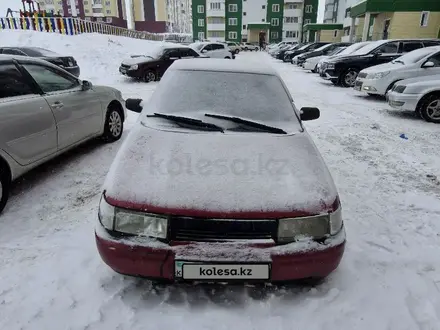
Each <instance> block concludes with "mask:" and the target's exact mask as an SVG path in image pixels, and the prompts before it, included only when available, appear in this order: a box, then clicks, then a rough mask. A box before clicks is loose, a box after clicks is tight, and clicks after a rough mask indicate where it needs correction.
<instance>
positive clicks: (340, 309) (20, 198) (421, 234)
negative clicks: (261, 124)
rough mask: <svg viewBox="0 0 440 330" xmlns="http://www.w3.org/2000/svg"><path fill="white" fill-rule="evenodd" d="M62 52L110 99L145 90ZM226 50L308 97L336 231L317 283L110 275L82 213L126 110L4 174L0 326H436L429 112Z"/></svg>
mask: <svg viewBox="0 0 440 330" xmlns="http://www.w3.org/2000/svg"><path fill="white" fill-rule="evenodd" d="M84 52H85V50H84ZM76 57H78V58H79V59H80V60H81V61H83V62H82V63H83V64H84V67H85V68H89V67H90V68H92V67H95V68H94V71H93V77H91V78H95V79H98V77H99V79H98V80H101V81H102V82H105V83H106V84H107V85H109V86H113V87H116V88H118V89H120V90H121V91H122V93H123V96H124V98H128V97H142V98H144V99H148V97H149V96H150V95H151V93H153V92H154V88H155V86H156V85H157V84H158V83H156V82H152V83H149V84H145V83H142V82H133V81H131V80H129V79H127V78H124V77H121V76H119V75H117V73H116V74H113V73H112V74H111V75H109V76H99V73H100V72H106V70H108V66H107V64H101V65H102V68H96V65H97V63H98V62H97V61H96V59H93V58H92V59H91V60H90V61H92V60H94V61H95V62H93V63H92V62H90V63H87V62H86V61H87V58H86V57H81V56H80V55H78V56H76ZM236 61H255V62H258V63H261V65H262V66H263V65H272V66H273V67H274V68H276V69H277V70H278V71H279V72H280V74H281V75H282V78H283V79H284V81H285V82H286V84H287V86H288V88H289V90H290V92H291V94H292V96H293V98H294V100H295V104H296V105H297V107H299V108H300V107H305V106H312V107H313V106H316V107H318V108H319V109H320V110H321V118H320V119H318V120H316V121H313V122H310V123H309V122H307V123H305V126H306V128H307V130H308V131H309V133H310V134H311V135H312V137H313V139H314V141H315V143H316V145H317V147H318V149H319V150H320V152H321V153H322V154H323V157H324V159H325V161H326V163H327V165H328V166H329V168H330V171H331V173H332V175H333V178H334V180H335V182H336V185H337V187H338V190H339V193H340V196H341V201H342V207H343V212H344V213H343V214H344V220H345V226H346V230H347V238H348V242H347V248H346V253H345V255H344V259H343V261H342V263H341V265H340V267H339V268H338V269H337V270H336V271H335V272H334V273H333V274H332V275H331V276H330V277H329V278H328V279H327V281H326V282H325V283H324V284H322V285H321V286H319V287H317V288H307V287H296V286H287V287H282V288H265V289H264V288H258V289H253V288H247V287H240V286H239V287H228V288H223V287H212V286H211V287H208V288H206V287H197V286H195V287H189V286H168V287H165V288H153V287H152V286H151V283H150V282H148V281H146V280H141V279H133V278H129V277H124V276H121V275H118V274H115V273H114V272H113V271H111V270H110V269H109V268H107V267H106V266H105V265H104V264H103V263H102V261H101V260H100V258H99V255H98V254H97V252H96V246H95V241H94V236H93V226H94V223H95V220H96V214H97V206H98V202H99V197H100V195H99V194H100V188H101V186H102V183H103V180H104V178H105V175H106V174H107V171H108V168H109V166H110V164H111V162H112V160H113V158H114V156H115V154H116V152H117V150H118V148H119V146H120V145H121V143H122V142H123V139H124V137H126V135H127V133H128V132H129V129H130V125H132V124H133V123H134V122H135V121H136V119H137V115H136V114H133V113H131V114H130V116H129V118H128V122H126V126H125V133H124V136H123V138H122V139H121V141H119V142H117V143H114V144H111V145H102V144H100V143H93V142H92V143H88V144H86V145H84V146H82V147H80V148H79V149H76V150H73V151H72V152H70V153H69V154H68V155H65V156H62V157H61V158H57V159H55V160H54V161H51V162H50V163H48V164H46V165H44V166H43V167H41V168H38V169H36V170H34V171H32V172H31V173H29V174H27V175H26V176H25V177H23V178H21V179H20V180H19V181H18V182H17V183H15V185H14V187H13V191H12V196H11V200H10V202H9V204H8V207H7V209H6V210H5V212H4V214H2V216H1V218H0V222H1V223H2V230H1V231H0V246H1V247H2V249H1V250H0V258H1V259H2V260H4V261H5V262H6V263H7V264H8V267H2V268H1V269H0V278H1V280H2V281H1V282H2V284H1V286H0V305H1V306H2V308H0V328H2V329H67V328H69V329H110V328H112V329H116V328H118V326H119V327H120V328H121V329H122V328H124V329H128V328H130V329H133V330H134V329H145V325H146V324H148V325H149V327H151V328H155V329H159V328H164V329H172V328H173V327H174V328H178V329H201V328H204V329H209V328H212V327H214V326H215V327H216V329H219V328H221V326H220V325H221V324H222V325H223V328H225V329H226V328H231V327H233V328H249V329H251V328H252V329H265V328H267V327H268V326H269V325H270V326H271V327H274V326H275V327H277V328H280V329H283V328H286V329H288V328H290V326H291V325H292V324H295V329H296V328H298V329H300V328H305V329H308V330H313V329H323V328H324V327H327V328H329V329H333V328H336V327H337V326H340V325H343V328H344V329H359V330H361V329H376V330H381V329H401V330H406V329H415V328H420V329H434V328H436V327H437V326H438V324H439V318H440V314H439V313H438V311H439V309H440V276H439V275H438V269H437V268H438V255H439V245H438V233H439V232H440V223H439V221H438V219H439V217H440V206H439V203H438V200H439V198H440V181H439V180H440V173H439V172H438V171H439V168H440V155H439V153H438V150H439V146H440V140H439V138H438V136H439V135H438V125H435V124H431V123H427V122H425V121H423V120H422V119H419V118H417V117H416V116H415V114H413V113H407V112H399V111H396V110H391V109H390V108H389V106H388V104H387V103H386V102H385V100H383V99H380V98H375V97H367V96H364V94H360V93H358V92H356V91H354V90H352V89H345V88H341V87H336V86H334V85H333V84H331V83H329V82H326V81H323V80H322V79H320V78H319V76H318V75H316V74H312V73H309V72H305V71H304V70H302V69H301V68H299V67H297V66H295V65H291V64H290V63H282V62H279V61H277V60H274V59H272V58H271V57H270V56H269V55H268V54H266V53H264V52H250V53H240V54H239V55H238V56H237V58H236ZM115 62H117V61H116V60H115ZM103 63H104V62H103ZM112 70H114V71H115V70H117V67H115V68H112ZM85 72H87V71H85ZM84 78H85V79H87V78H89V77H87V73H85V77H84ZM98 82H99V81H98ZM248 97H249V98H252V95H248ZM165 313H166V315H165ZM54 315H56V316H57V317H56V318H54ZM330 316H331V317H330ZM312 319H313V322H312V321H311V320H312ZM66 322H67V323H68V325H69V326H70V327H67V326H66ZM149 327H148V328H149Z"/></svg>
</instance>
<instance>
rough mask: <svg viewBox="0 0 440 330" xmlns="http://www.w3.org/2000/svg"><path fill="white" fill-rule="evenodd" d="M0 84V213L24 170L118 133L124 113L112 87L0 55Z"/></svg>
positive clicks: (38, 61)
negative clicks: (93, 83)
mask: <svg viewBox="0 0 440 330" xmlns="http://www.w3.org/2000/svg"><path fill="white" fill-rule="evenodd" d="M0 81H1V82H2V83H1V84H0V212H1V211H2V210H3V209H4V207H5V206H6V202H7V200H8V196H9V191H10V188H11V183H12V182H13V181H14V180H15V179H17V178H19V177H20V176H22V175H23V174H25V173H26V172H28V171H30V170H31V169H33V168H35V167H36V166H38V165H40V164H42V163H44V162H47V161H48V160H50V159H52V158H54V157H56V156H58V155H60V154H62V153H64V152H66V151H68V150H70V149H72V148H73V147H75V146H78V145H79V144H81V143H83V142H85V141H88V140H90V139H93V138H96V137H102V139H103V140H104V141H106V142H114V141H117V140H119V139H120V137H121V135H122V132H123V128H124V120H125V118H127V112H126V109H125V107H124V104H125V101H124V100H123V98H122V95H121V92H120V91H119V90H117V89H114V88H112V87H106V86H94V85H92V83H91V82H89V81H86V80H80V79H78V77H76V76H75V75H73V74H71V73H69V72H67V71H65V70H63V69H62V68H60V67H59V66H57V65H55V64H51V63H50V62H48V61H45V60H41V59H37V58H32V57H24V56H15V55H0Z"/></svg>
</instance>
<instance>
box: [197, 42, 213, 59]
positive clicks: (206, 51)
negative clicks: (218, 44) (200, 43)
mask: <svg viewBox="0 0 440 330" xmlns="http://www.w3.org/2000/svg"><path fill="white" fill-rule="evenodd" d="M200 52H201V53H202V54H204V55H206V56H208V57H214V56H213V55H214V52H213V49H212V44H206V45H205V46H204V47H203V48H202V49H201V50H200Z"/></svg>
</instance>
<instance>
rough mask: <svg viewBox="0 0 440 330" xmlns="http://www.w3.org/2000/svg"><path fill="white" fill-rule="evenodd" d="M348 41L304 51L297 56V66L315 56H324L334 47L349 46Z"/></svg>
mask: <svg viewBox="0 0 440 330" xmlns="http://www.w3.org/2000/svg"><path fill="white" fill-rule="evenodd" d="M350 45H351V43H350V42H335V43H333V44H327V45H324V46H321V47H319V48H317V49H315V50H312V51H310V52H307V53H304V54H302V55H300V56H298V60H297V63H296V64H298V66H301V65H302V64H303V63H304V62H305V61H306V60H307V59H309V58H312V57H316V56H326V55H328V54H330V53H332V52H333V51H334V50H335V49H336V48H340V47H348V46H350Z"/></svg>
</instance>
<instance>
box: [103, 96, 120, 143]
mask: <svg viewBox="0 0 440 330" xmlns="http://www.w3.org/2000/svg"><path fill="white" fill-rule="evenodd" d="M123 116H124V115H123V111H122V110H121V109H120V108H119V107H118V106H117V105H116V104H111V105H109V106H108V109H107V114H106V115H105V123H104V134H103V135H102V139H103V140H104V141H105V142H107V143H112V142H116V141H118V140H119V139H120V138H121V136H122V133H123V132H124V119H123V118H124V117H123Z"/></svg>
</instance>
